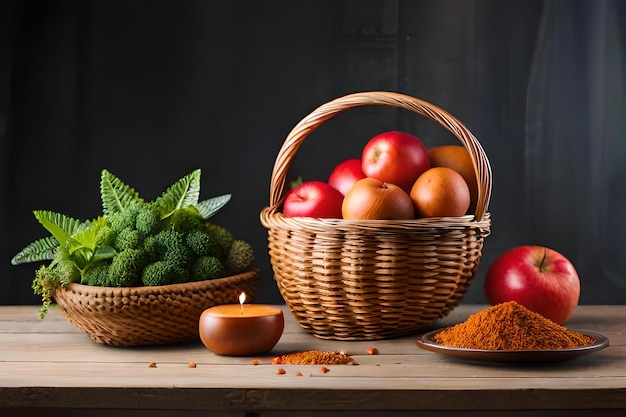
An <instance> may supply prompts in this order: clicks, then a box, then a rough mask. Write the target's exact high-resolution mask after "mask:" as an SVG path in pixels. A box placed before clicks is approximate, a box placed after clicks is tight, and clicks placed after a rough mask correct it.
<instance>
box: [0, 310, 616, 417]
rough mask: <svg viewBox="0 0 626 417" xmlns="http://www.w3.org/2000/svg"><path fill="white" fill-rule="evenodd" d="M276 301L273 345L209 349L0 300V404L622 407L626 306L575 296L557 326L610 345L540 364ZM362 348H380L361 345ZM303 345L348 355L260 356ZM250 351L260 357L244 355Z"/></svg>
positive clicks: (170, 410)
mask: <svg viewBox="0 0 626 417" xmlns="http://www.w3.org/2000/svg"><path fill="white" fill-rule="evenodd" d="M485 307H486V306H477V305H461V306H459V307H457V309H456V310H454V311H453V312H452V313H451V314H450V315H449V316H448V317H446V318H445V319H442V320H441V321H439V322H437V323H435V324H434V325H433V326H432V327H433V328H436V327H441V326H446V325H450V324H453V323H456V322H460V321H463V320H465V319H466V318H467V316H468V315H469V314H471V313H473V312H476V311H478V310H481V309H483V308H485ZM282 308H283V309H284V311H285V318H286V324H285V331H284V333H283V336H282V338H281V340H280V341H279V343H278V344H277V346H276V347H275V349H274V350H273V351H272V352H270V353H268V354H267V355H263V356H257V357H243V358H241V357H225V356H218V355H215V354H213V353H212V352H210V351H209V350H207V349H206V348H205V347H204V346H203V345H202V344H201V342H200V341H199V340H198V341H194V342H190V343H186V344H182V345H175V346H161V347H143V348H136V347H135V348H120V347H110V346H105V345H100V344H97V343H95V342H93V341H92V340H91V339H89V337H88V336H86V335H85V334H83V333H81V332H80V331H78V330H77V329H76V328H74V327H73V326H72V325H71V324H70V323H69V322H68V321H67V320H66V319H65V318H64V317H62V316H61V315H60V314H59V313H58V311H56V310H52V311H51V312H50V313H49V315H48V316H47V317H46V318H45V319H44V320H39V318H38V317H37V311H38V306H4V307H0V415H3V416H6V417H9V416H13V415H15V416H17V415H19V416H22V417H23V416H24V415H28V412H31V413H34V412H37V413H38V414H39V412H43V411H45V412H47V413H48V415H50V414H49V413H50V412H53V411H59V412H61V411H62V414H60V415H63V416H70V417H71V416H74V415H76V416H78V415H81V416H82V415H84V414H83V411H84V409H90V410H99V412H100V414H97V415H109V414H106V412H107V411H108V412H110V413H111V414H110V415H116V416H123V415H126V414H124V413H128V415H150V416H160V415H168V416H170V415H203V416H206V415H220V416H222V415H223V416H255V415H263V416H289V415H295V414H297V413H299V415H306V416H316V415H322V414H324V415H337V416H357V415H358V416H386V417H389V416H396V415H406V412H407V411H408V410H427V411H428V415H441V416H443V415H445V416H448V415H453V414H454V415H456V414H463V413H465V414H466V415H487V416H489V415H494V416H495V415H506V416H509V415H511V414H508V413H510V412H513V411H515V416H518V415H520V413H524V412H526V413H527V414H528V415H551V413H556V410H568V412H567V414H566V415H568V416H577V415H588V414H587V413H589V410H594V411H593V413H591V415H594V416H617V415H626V414H624V411H625V410H626V306H579V307H578V309H577V310H576V312H575V314H574V316H573V317H572V318H571V319H570V320H569V321H568V322H567V323H566V326H567V327H569V328H574V329H580V330H591V331H596V332H599V333H601V334H603V335H605V336H607V337H608V338H609V340H610V345H609V347H607V348H605V349H603V350H600V351H597V352H594V353H591V354H589V355H587V356H584V357H580V358H577V359H574V360H571V361H566V362H559V363H543V364H507V363H487V362H476V361H466V360H461V359H457V358H453V357H449V356H444V355H440V354H437V353H433V352H430V351H426V350H423V349H421V348H419V347H418V346H417V345H416V340H417V338H418V335H417V334H416V335H413V336H408V337H403V338H396V339H390V340H379V341H357V342H344V341H334V340H321V339H318V338H316V337H314V336H311V335H309V334H307V333H305V332H304V331H303V330H302V329H301V328H300V327H299V326H298V324H297V323H296V322H295V321H294V319H293V318H292V316H291V314H290V313H289V311H288V309H286V308H285V307H284V306H282ZM369 347H375V348H376V349H378V351H379V354H378V355H368V354H367V349H368V348H369ZM309 349H320V350H327V351H338V350H340V349H346V350H347V351H348V353H349V354H350V355H352V356H353V357H354V359H356V360H357V361H358V363H359V365H358V366H354V365H331V366H328V368H329V372H327V373H323V372H322V371H321V369H320V366H316V365H308V366H304V365H287V366H285V365H281V367H283V368H284V369H285V370H286V373H285V374H283V375H281V374H278V373H277V368H278V367H279V365H273V364H271V359H272V357H274V356H277V355H280V354H284V353H288V352H294V351H301V350H309ZM253 359H258V360H259V362H260V364H259V365H256V366H255V365H253ZM150 362H155V363H156V367H149V366H148V365H149V363H150ZM190 362H195V363H196V367H195V368H194V367H190V366H189V364H190ZM298 372H300V373H301V374H302V376H299V375H297V373H298ZM461 412H462V413H461ZM25 413H26V414H25ZM159 413H165V414H159ZM472 413H476V414H472ZM39 415H43V414H39ZM92 415H93V414H92ZM521 415H525V414H521ZM558 415H563V414H558Z"/></svg>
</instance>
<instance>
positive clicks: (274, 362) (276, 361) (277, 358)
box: [272, 356, 283, 365]
mask: <svg viewBox="0 0 626 417" xmlns="http://www.w3.org/2000/svg"><path fill="white" fill-rule="evenodd" d="M281 363H283V361H282V358H281V357H280V356H274V357H273V358H272V365H280V364H281Z"/></svg>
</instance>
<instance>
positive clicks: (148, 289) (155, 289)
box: [57, 267, 261, 296]
mask: <svg viewBox="0 0 626 417" xmlns="http://www.w3.org/2000/svg"><path fill="white" fill-rule="evenodd" d="M260 272H261V270H260V268H258V267H254V268H252V269H250V270H248V271H245V272H242V273H239V274H235V275H230V276H226V277H222V278H215V279H206V280H202V281H191V282H184V283H179V284H168V285H146V286H138V287H100V286H95V285H86V284H80V283H78V282H73V283H70V284H68V285H67V286H66V287H62V286H61V287H58V288H57V291H62V292H64V291H72V292H77V293H82V294H87V295H99V294H107V295H111V294H113V295H125V294H129V293H130V294H133V295H138V296H145V295H152V294H157V293H158V294H164V293H176V292H185V291H198V290H201V289H204V288H207V287H215V286H219V285H220V284H225V283H228V282H230V281H241V280H247V279H254V278H257V277H258V276H259V274H260Z"/></svg>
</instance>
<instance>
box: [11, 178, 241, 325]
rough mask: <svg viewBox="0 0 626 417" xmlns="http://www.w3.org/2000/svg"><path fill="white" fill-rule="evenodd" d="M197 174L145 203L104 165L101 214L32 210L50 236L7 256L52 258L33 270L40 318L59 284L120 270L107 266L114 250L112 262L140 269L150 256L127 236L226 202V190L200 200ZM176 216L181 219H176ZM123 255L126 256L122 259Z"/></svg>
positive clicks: (201, 214)
mask: <svg viewBox="0 0 626 417" xmlns="http://www.w3.org/2000/svg"><path fill="white" fill-rule="evenodd" d="M200 175H201V171H200V170H199V169H197V170H194V171H192V172H191V173H189V174H188V175H186V176H184V177H183V178H181V179H179V180H178V181H176V182H175V183H174V184H172V185H171V186H170V187H168V188H167V189H166V190H165V191H164V192H163V193H162V194H161V195H160V196H159V197H158V198H157V199H156V200H154V201H152V202H146V201H144V199H143V198H141V197H140V196H139V193H138V192H137V191H136V190H135V189H134V188H132V187H130V186H128V185H127V184H125V183H124V182H123V181H122V180H120V179H119V178H118V177H116V176H115V175H113V174H112V173H111V172H110V171H108V170H106V169H104V170H102V173H101V176H100V197H101V199H102V215H101V216H99V217H97V218H95V219H92V220H85V221H82V220H78V219H75V218H72V217H69V216H66V215H64V214H61V213H55V212H52V211H46V210H35V211H33V214H34V216H35V218H36V219H37V220H38V221H39V223H41V225H42V226H43V227H44V228H45V229H46V230H47V231H48V232H49V233H50V236H47V237H43V238H40V239H37V240H35V241H34V242H32V243H30V244H29V245H27V246H26V247H25V248H24V249H22V250H21V251H20V252H19V253H17V254H16V255H15V256H14V257H13V258H12V259H11V263H12V264H13V265H18V264H22V263H27V262H39V261H51V262H50V263H49V265H42V266H40V268H39V269H37V271H36V272H35V278H34V279H33V283H32V288H33V291H34V292H35V294H38V295H41V297H42V307H41V310H40V317H41V318H43V317H44V316H45V314H46V312H47V311H48V308H49V306H50V305H51V303H52V302H53V299H54V294H55V291H56V289H57V288H58V287H59V286H66V285H68V284H70V283H72V282H84V283H90V282H92V279H93V278H94V277H99V279H98V280H97V281H98V282H99V283H101V284H102V283H106V282H104V281H105V280H104V279H101V278H102V277H103V275H102V273H103V271H105V270H108V269H112V270H115V271H117V269H119V268H109V265H111V263H112V261H113V260H116V259H117V258H118V255H119V259H117V261H116V262H114V263H113V265H119V264H123V265H124V267H125V266H126V265H127V264H128V265H130V264H131V263H132V264H133V267H134V268H135V270H139V269H142V268H143V267H144V266H145V265H146V264H147V262H149V259H148V258H147V254H146V253H144V252H145V251H144V249H143V248H138V247H131V246H132V244H133V243H132V242H134V240H129V239H130V237H131V236H135V240H136V239H137V238H138V236H137V233H140V235H141V236H140V239H139V240H137V242H141V243H142V244H143V241H144V239H146V238H147V237H148V236H147V235H146V233H148V234H150V233H154V234H156V233H158V232H159V231H161V230H163V229H164V228H172V227H183V225H184V224H185V223H188V225H187V226H185V227H192V226H191V225H192V224H195V223H194V222H193V221H191V220H189V219H192V218H193V216H196V217H197V218H199V219H203V220H206V219H208V218H209V217H211V216H212V215H214V214H215V213H216V212H217V211H219V210H220V209H221V208H222V207H223V206H224V205H226V203H228V201H230V198H231V195H230V194H224V195H220V196H217V197H213V198H210V199H208V200H203V201H200V200H199V197H200ZM182 213H187V214H185V215H181V214H182ZM189 213H191V214H189ZM155 216H156V217H155ZM190 216H191V217H190ZM179 221H180V222H183V223H181V224H178V223H177V222H179ZM190 221H191V223H189V222H190ZM199 224H203V222H200V223H199ZM203 227H204V226H203ZM132 230H134V232H132V233H131V231H132ZM122 231H124V233H122ZM122 236H123V238H122ZM121 259H128V260H129V261H124V262H122V261H121ZM130 260H132V262H130ZM96 271H98V272H97V273H96ZM117 272H119V271H117ZM124 272H126V271H124ZM135 273H136V271H135ZM117 275H123V274H119V273H118V274H117ZM125 282H128V283H130V282H136V280H134V281H133V280H128V281H125ZM109 284H111V285H124V284H119V283H116V282H114V283H110V282H109Z"/></svg>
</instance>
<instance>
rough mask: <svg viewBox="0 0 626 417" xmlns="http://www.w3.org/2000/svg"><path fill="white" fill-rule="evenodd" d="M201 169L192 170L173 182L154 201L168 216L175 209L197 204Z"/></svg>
mask: <svg viewBox="0 0 626 417" xmlns="http://www.w3.org/2000/svg"><path fill="white" fill-rule="evenodd" d="M200 173H201V171H200V170H199V169H196V170H194V171H192V172H191V173H189V174H187V175H185V176H184V177H183V178H181V179H179V180H178V181H176V182H175V183H174V184H172V185H171V186H170V187H169V188H168V189H167V190H165V191H164V192H163V194H161V195H160V196H159V197H158V198H157V199H156V200H155V201H154V203H155V204H156V205H157V207H159V208H160V209H161V210H162V212H163V217H168V216H169V215H170V214H171V213H172V212H173V211H174V210H176V209H182V208H187V207H189V206H195V205H197V204H198V200H199V199H200Z"/></svg>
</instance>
